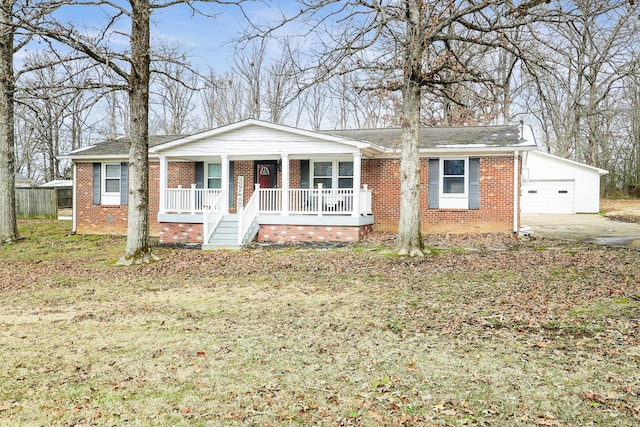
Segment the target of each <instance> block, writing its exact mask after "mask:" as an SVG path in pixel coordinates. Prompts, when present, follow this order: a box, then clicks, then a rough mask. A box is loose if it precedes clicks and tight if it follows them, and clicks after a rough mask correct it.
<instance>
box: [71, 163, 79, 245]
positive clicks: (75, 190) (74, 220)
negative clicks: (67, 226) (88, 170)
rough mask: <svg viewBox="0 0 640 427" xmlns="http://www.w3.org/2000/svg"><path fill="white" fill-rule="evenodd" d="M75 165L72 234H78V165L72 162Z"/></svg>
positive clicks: (72, 194)
mask: <svg viewBox="0 0 640 427" xmlns="http://www.w3.org/2000/svg"><path fill="white" fill-rule="evenodd" d="M72 165H73V184H72V191H71V234H76V218H77V215H76V209H77V204H76V192H77V191H78V189H77V187H76V182H78V179H77V178H78V165H76V163H75V162H73V163H72Z"/></svg>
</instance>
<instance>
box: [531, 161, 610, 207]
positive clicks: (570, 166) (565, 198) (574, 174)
mask: <svg viewBox="0 0 640 427" xmlns="http://www.w3.org/2000/svg"><path fill="white" fill-rule="evenodd" d="M607 173H609V172H608V171H606V170H604V169H600V168H596V167H593V166H589V165H585V164H583V163H578V162H575V161H573V160H568V159H564V158H562V157H558V156H554V155H551V154H548V153H545V152H543V151H537V150H536V151H530V152H527V154H526V155H525V156H524V164H523V169H522V199H521V202H520V203H521V210H522V213H561V214H575V213H597V212H599V211H600V177H601V176H602V175H605V174H607Z"/></svg>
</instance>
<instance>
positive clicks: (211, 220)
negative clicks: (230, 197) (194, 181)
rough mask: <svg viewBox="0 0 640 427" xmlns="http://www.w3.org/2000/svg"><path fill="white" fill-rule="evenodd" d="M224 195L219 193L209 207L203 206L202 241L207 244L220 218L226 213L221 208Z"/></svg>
mask: <svg viewBox="0 0 640 427" xmlns="http://www.w3.org/2000/svg"><path fill="white" fill-rule="evenodd" d="M224 197H225V194H224V193H222V192H219V193H218V194H217V196H216V197H215V198H213V199H211V200H209V201H210V202H211V204H210V205H205V206H203V212H202V220H203V221H202V241H203V242H204V243H205V244H207V243H208V242H209V241H210V240H211V235H212V234H213V232H214V231H215V230H216V227H218V224H220V221H221V220H222V217H223V216H224V214H225V213H226V212H224V210H223V208H222V205H223V203H222V201H223V199H224Z"/></svg>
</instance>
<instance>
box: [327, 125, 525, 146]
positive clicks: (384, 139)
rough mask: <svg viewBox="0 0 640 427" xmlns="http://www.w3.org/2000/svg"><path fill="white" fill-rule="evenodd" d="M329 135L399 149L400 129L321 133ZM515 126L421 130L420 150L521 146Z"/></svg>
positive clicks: (518, 130) (517, 129)
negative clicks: (459, 146) (470, 146)
mask: <svg viewBox="0 0 640 427" xmlns="http://www.w3.org/2000/svg"><path fill="white" fill-rule="evenodd" d="M323 133H327V134H329V135H334V136H340V137H345V138H352V139H357V140H360V141H367V142H370V143H372V144H375V145H379V146H382V147H386V148H398V147H399V146H400V145H401V136H402V129H400V128H387V129H354V130H335V131H324V132H323ZM520 136H521V134H520V129H519V128H518V126H515V125H514V126H464V127H440V128H422V129H421V130H420V148H436V147H442V146H447V147H453V146H456V145H487V146H494V147H508V146H510V145H517V144H520V143H521V142H522V141H521V140H520Z"/></svg>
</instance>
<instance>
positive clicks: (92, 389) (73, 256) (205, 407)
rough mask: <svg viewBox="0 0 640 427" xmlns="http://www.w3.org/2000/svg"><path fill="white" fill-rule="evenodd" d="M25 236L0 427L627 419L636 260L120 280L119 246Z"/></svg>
mask: <svg viewBox="0 0 640 427" xmlns="http://www.w3.org/2000/svg"><path fill="white" fill-rule="evenodd" d="M20 232H21V234H22V235H23V236H25V237H26V240H24V241H21V242H19V243H17V244H15V245H8V246H7V245H5V246H2V247H1V248H0V265H2V267H0V305H1V306H2V311H1V312H0V348H2V358H0V425H120V424H125V423H126V424H129V425H166V426H174V425H230V426H234V425H237V426H240V425H242V426H244V425H258V426H268V425H278V426H281V425H309V424H317V425H327V426H332V425H359V426H360V425H362V426H384V425H420V426H425V425H426V426H430V425H433V426H465V425H491V426H531V425H543V426H544V425H546V426H555V425H557V426H562V425H564V426H575V425H602V426H605V425H606V426H629V425H637V424H638V423H640V371H639V370H638V365H639V363H640V330H639V326H638V325H639V323H640V301H638V294H639V289H638V283H640V268H638V267H639V265H638V264H639V262H638V252H635V251H632V250H622V249H606V248H602V247H596V246H585V245H582V246H580V247H569V246H561V245H553V247H549V248H547V249H546V250H536V249H537V248H536V247H535V246H533V245H531V246H527V245H526V244H522V245H518V244H516V243H512V244H511V247H510V249H516V250H493V249H487V247H488V246H491V245H489V244H483V243H482V242H463V244H460V242H453V241H451V242H449V243H452V245H451V246H450V248H451V250H447V249H446V248H442V247H440V246H439V250H438V256H427V257H425V258H424V259H407V258H402V257H390V256H387V255H385V254H386V253H388V249H390V248H389V247H387V246H384V245H381V244H379V243H377V244H373V245H372V246H371V248H370V249H368V248H367V246H366V245H359V246H357V247H354V248H350V247H346V248H339V249H309V248H305V249H302V248H297V249H291V248H289V249H274V250H259V249H255V250H251V251H243V252H237V253H236V252H208V253H203V252H200V251H194V250H181V249H169V248H157V250H156V252H157V253H158V254H159V255H160V256H161V257H162V258H163V260H162V261H161V262H159V263H156V264H153V265H147V266H133V267H127V268H116V267H114V266H113V265H112V264H113V262H114V261H115V260H117V259H118V257H119V256H120V255H121V252H122V251H123V250H124V239H122V238H120V237H110V236H106V237H105V236H102V237H98V236H70V235H68V234H69V233H68V229H66V228H65V225H64V223H60V222H57V221H30V222H22V223H21V226H20ZM448 239H451V237H448ZM465 239H468V237H465ZM469 243H472V244H469ZM514 245H515V246H514ZM461 247H465V248H468V247H473V248H474V250H459V249H457V248H461Z"/></svg>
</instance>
